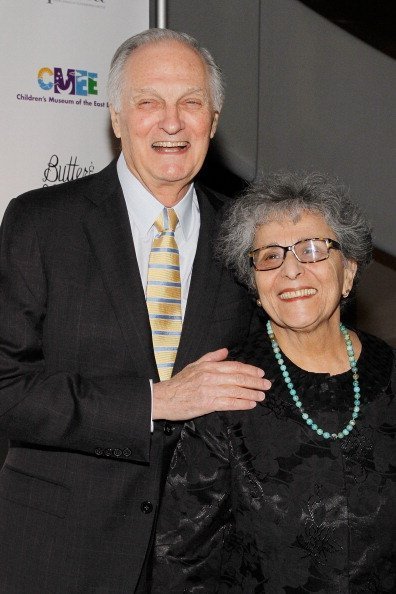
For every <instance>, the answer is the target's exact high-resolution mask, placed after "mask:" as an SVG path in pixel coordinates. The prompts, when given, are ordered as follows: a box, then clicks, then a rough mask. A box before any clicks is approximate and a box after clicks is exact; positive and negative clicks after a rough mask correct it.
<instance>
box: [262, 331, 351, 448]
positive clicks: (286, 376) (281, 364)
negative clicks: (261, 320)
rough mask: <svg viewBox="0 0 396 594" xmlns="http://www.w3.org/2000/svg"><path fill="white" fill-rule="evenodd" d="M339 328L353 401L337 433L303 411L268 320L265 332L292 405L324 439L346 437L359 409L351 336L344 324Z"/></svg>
mask: <svg viewBox="0 0 396 594" xmlns="http://www.w3.org/2000/svg"><path fill="white" fill-rule="evenodd" d="M340 330H341V332H342V335H343V337H344V340H345V344H346V349H347V354H348V359H349V364H350V366H351V370H352V377H353V393H354V398H355V403H354V408H353V413H352V417H351V418H350V420H349V421H348V423H347V424H346V426H345V428H344V429H342V430H341V431H340V432H339V433H329V432H328V431H325V430H324V429H322V428H321V427H319V426H318V425H317V423H315V422H314V421H313V420H312V419H311V417H310V416H309V415H308V413H306V412H305V410H304V407H303V404H302V402H301V400H300V398H299V397H298V395H297V392H296V390H295V389H294V386H293V382H292V381H291V379H290V375H289V372H288V371H287V369H286V365H285V362H284V360H283V356H282V351H281V350H280V348H279V345H278V343H277V342H276V339H275V335H274V332H273V330H272V326H271V322H270V321H269V320H268V322H267V332H268V336H269V338H270V340H271V345H272V350H273V351H274V354H275V358H276V360H277V361H278V365H279V367H280V370H281V372H282V376H283V379H284V381H285V384H286V386H287V388H288V390H289V393H290V396H291V397H292V399H293V402H294V405H295V406H296V407H297V409H298V411H299V412H300V414H301V417H302V418H303V420H304V421H305V422H306V424H307V425H308V427H309V428H310V429H312V431H315V433H317V435H320V436H321V437H323V438H324V439H342V438H343V437H346V436H347V435H349V433H350V432H351V431H352V429H353V428H354V426H355V423H356V419H357V417H358V416H359V411H360V387H359V381H358V379H359V375H358V370H357V363H356V359H355V353H354V350H353V346H352V341H351V337H350V336H349V333H348V330H347V329H346V328H345V326H344V325H343V324H340Z"/></svg>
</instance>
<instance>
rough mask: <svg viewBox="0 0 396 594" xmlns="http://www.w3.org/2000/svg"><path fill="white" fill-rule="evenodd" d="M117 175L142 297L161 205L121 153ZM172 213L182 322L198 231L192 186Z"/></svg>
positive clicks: (197, 214)
mask: <svg viewBox="0 0 396 594" xmlns="http://www.w3.org/2000/svg"><path fill="white" fill-rule="evenodd" d="M117 173H118V177H119V180H120V183H121V188H122V191H123V193H124V197H125V201H126V205H127V208H128V215H129V222H130V225H131V230H132V237H133V243H134V246H135V252H136V258H137V261H138V265H139V271H140V278H141V279H142V286H143V289H144V294H146V289H147V270H148V263H149V257H150V251H151V244H152V242H153V237H154V235H155V234H156V233H157V231H156V228H155V227H154V221H155V220H156V219H157V217H158V216H159V215H160V214H161V211H162V210H163V208H164V205H163V204H161V202H159V201H158V200H157V199H156V198H155V197H154V196H153V195H152V194H150V192H149V191H148V190H147V189H146V188H145V187H144V186H143V185H142V184H141V182H140V181H139V180H138V179H137V178H136V177H135V176H134V175H133V174H132V173H131V172H130V170H129V169H128V166H127V164H126V162H125V158H124V155H123V153H121V155H120V157H119V159H118V162H117ZM173 209H174V211H175V212H176V214H177V216H178V218H179V223H178V225H177V227H176V230H175V239H176V243H177V245H178V248H179V258H180V280H181V308H182V316H183V318H184V314H185V311H186V305H187V297H188V291H189V288H190V281H191V272H192V267H193V263H194V258H195V252H196V251H197V243H198V235H199V227H200V216H199V206H198V198H197V195H196V192H195V189H194V186H193V184H191V185H190V187H189V189H188V191H187V193H186V195H185V196H184V197H183V198H182V200H181V201H180V202H178V203H177V204H176V206H174V207H173Z"/></svg>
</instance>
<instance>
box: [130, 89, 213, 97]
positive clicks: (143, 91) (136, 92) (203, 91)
mask: <svg viewBox="0 0 396 594" xmlns="http://www.w3.org/2000/svg"><path fill="white" fill-rule="evenodd" d="M147 93H151V94H153V95H158V96H159V95H160V93H159V92H158V90H157V89H155V88H154V87H143V88H141V89H133V88H132V89H131V95H132V96H133V97H137V96H139V95H145V94H147ZM192 93H196V94H199V95H207V94H208V92H207V90H206V89H203V88H202V87H191V88H189V89H186V91H185V92H184V93H183V95H182V96H183V97H184V96H185V95H191V94H192Z"/></svg>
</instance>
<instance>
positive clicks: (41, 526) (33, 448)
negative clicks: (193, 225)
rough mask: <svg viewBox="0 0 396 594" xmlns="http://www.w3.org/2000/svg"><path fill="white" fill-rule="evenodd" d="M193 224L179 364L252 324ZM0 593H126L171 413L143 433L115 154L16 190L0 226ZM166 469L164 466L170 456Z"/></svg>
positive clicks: (205, 236)
mask: <svg viewBox="0 0 396 594" xmlns="http://www.w3.org/2000/svg"><path fill="white" fill-rule="evenodd" d="M197 193H198V199H199V204H200V212H201V230H200V236H199V242H198V248H197V254H196V258H195V262H194V267H193V273H192V280H191V286H190V293H189V298H188V304H187V310H186V313H185V320H184V325H183V333H182V337H181V343H180V347H179V351H178V355H177V360H176V365H175V372H177V371H179V370H180V369H182V368H183V367H184V366H185V365H187V364H188V363H190V362H192V361H194V360H196V359H197V358H198V357H200V356H201V355H203V354H204V353H205V352H207V351H210V350H214V349H217V348H220V347H223V346H229V347H232V346H233V345H235V344H236V343H237V342H239V341H241V340H242V339H243V338H244V337H245V336H246V334H247V333H248V331H249V324H250V320H251V312H252V305H251V303H250V301H249V299H248V297H247V294H246V292H245V290H244V289H243V288H242V287H240V286H238V285H237V284H236V283H235V282H234V280H233V279H232V277H231V275H230V274H229V273H228V272H226V271H225V270H224V269H223V268H222V267H221V266H220V265H219V264H218V263H216V262H215V261H214V259H213V257H212V248H211V240H212V239H213V236H214V234H215V230H216V212H217V211H218V209H219V208H220V206H221V198H219V196H217V195H215V194H214V193H212V192H209V191H204V190H199V189H197ZM0 242H1V243H0V275H1V276H0V341H1V342H0V388H1V390H0V430H1V431H3V432H4V433H5V434H6V435H7V436H8V437H9V439H10V449H9V453H8V456H7V459H6V461H5V464H4V466H3V468H2V470H1V472H0V591H1V592H2V594H11V593H13V594H14V593H15V594H73V593H77V592H80V593H82V592H84V593H86V592H98V593H103V594H105V593H106V594H107V593H109V594H118V593H125V594H126V593H128V594H130V593H131V592H134V591H135V589H136V587H137V582H138V579H139V575H140V573H141V570H142V567H143V563H144V560H145V558H146V556H147V551H148V549H149V546H150V539H151V538H152V531H153V526H154V524H155V517H156V510H157V505H158V500H159V490H160V483H161V475H162V474H163V472H164V464H163V461H164V460H166V459H168V458H169V456H170V453H171V450H172V447H173V445H174V442H175V439H176V438H177V436H178V427H177V424H173V425H172V424H170V423H164V422H162V423H161V422H158V423H155V425H156V427H155V431H154V433H153V434H151V433H150V430H149V427H150V409H151V398H150V388H149V382H148V378H152V379H154V380H155V381H156V380H158V375H157V369H156V364H155V359H154V354H153V349H152V343H151V332H150V325H149V320H148V316H147V309H146V303H145V298H144V292H143V289H142V285H141V280H140V275H139V270H138V265H137V261H136V256H135V252H134V246H133V241H132V236H131V230H130V224H129V219H128V214H127V210H126V205H125V201H124V198H123V195H122V191H121V187H120V184H119V181H118V177H117V173H116V167H115V163H112V164H110V165H109V166H108V167H107V168H106V169H104V170H103V171H102V172H100V173H98V174H95V175H93V176H90V177H86V178H84V179H80V180H77V181H74V182H71V183H66V184H63V185H60V186H56V187H52V188H44V189H40V190H36V191H33V192H29V193H27V194H24V195H23V196H20V197H19V198H17V199H15V200H13V201H12V202H11V203H10V206H9V207H8V209H7V212H6V214H5V217H4V220H3V224H2V228H1V236H0ZM165 466H166V465H165Z"/></svg>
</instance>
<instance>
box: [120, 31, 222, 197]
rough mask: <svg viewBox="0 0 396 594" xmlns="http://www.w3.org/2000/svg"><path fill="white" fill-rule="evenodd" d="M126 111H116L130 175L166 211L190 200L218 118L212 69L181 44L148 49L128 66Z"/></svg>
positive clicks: (123, 107)
mask: <svg viewBox="0 0 396 594" xmlns="http://www.w3.org/2000/svg"><path fill="white" fill-rule="evenodd" d="M124 77H125V78H124V83H125V84H124V90H123V94H122V97H121V109H120V111H119V112H118V113H117V112H115V111H114V109H113V107H112V106H111V107H110V111H111V119H112V124H113V129H114V133H115V135H116V136H117V138H121V144H122V151H123V153H124V157H125V160H126V162H127V165H128V167H129V169H130V171H131V172H132V173H133V174H134V175H135V176H136V177H137V178H138V179H139V180H140V181H141V182H142V183H143V185H144V186H145V187H146V188H147V189H148V190H149V191H150V192H151V193H152V194H153V195H154V196H155V197H156V198H157V199H158V200H159V201H160V202H162V203H163V204H164V205H165V206H172V205H174V204H176V203H177V202H179V200H181V199H182V197H183V196H184V194H185V192H186V190H187V187H188V185H189V183H190V182H191V180H192V179H193V178H194V176H195V175H196V174H197V172H198V171H199V170H200V168H201V166H202V163H203V161H204V159H205V156H206V153H207V150H208V145H209V140H210V139H211V138H212V137H213V136H214V133H215V131H216V126H217V120H218V113H216V112H215V111H214V109H213V106H212V101H211V96H210V89H209V80H208V76H207V72H206V67H205V64H204V62H203V61H202V59H201V57H200V56H199V54H197V53H196V52H195V51H194V50H193V49H191V48H189V47H188V46H186V45H184V44H182V43H180V42H178V41H163V42H159V43H155V44H148V45H145V46H142V47H140V48H138V49H137V50H135V51H134V52H133V53H132V54H131V56H130V57H129V59H128V61H127V62H126V65H125V70H124Z"/></svg>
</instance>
